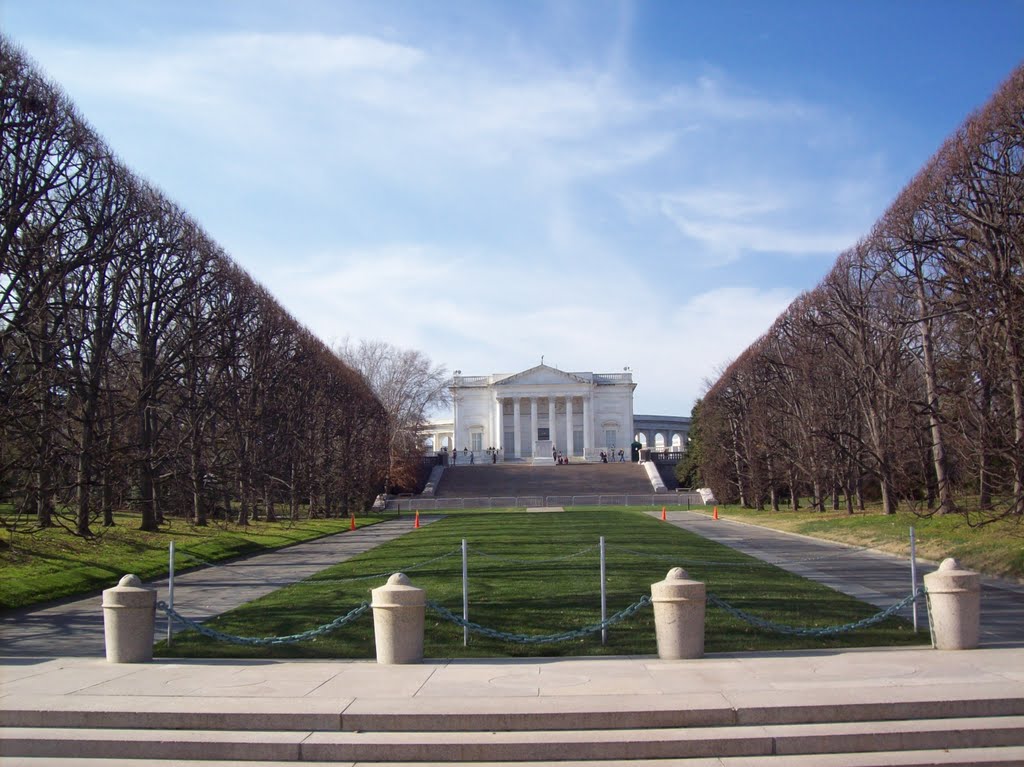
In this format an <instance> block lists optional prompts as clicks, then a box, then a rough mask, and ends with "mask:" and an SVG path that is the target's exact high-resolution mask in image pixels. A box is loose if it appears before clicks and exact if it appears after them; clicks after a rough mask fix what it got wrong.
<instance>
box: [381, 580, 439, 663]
mask: <svg viewBox="0 0 1024 767" xmlns="http://www.w3.org/2000/svg"><path fill="white" fill-rule="evenodd" d="M370 594H371V601H370V606H371V607H372V608H373V638H374V642H375V643H376V645H377V662H378V663H383V664H387V665H394V664H397V663H419V662H421V661H422V660H423V623H424V613H425V612H426V603H427V595H426V592H425V591H424V590H423V589H418V588H416V587H415V586H413V585H412V583H411V582H410V581H409V577H408V576H407V575H406V574H405V573H395V574H394V575H392V576H391V577H390V578H388V582H387V584H386V585H384V586H380V587H378V588H375V589H373V590H372V591H371V592H370Z"/></svg>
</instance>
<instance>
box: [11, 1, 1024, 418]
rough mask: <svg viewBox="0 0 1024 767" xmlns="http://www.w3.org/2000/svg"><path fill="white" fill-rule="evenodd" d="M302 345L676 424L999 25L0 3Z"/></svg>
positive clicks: (947, 96) (835, 9)
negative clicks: (626, 379) (379, 345)
mask: <svg viewBox="0 0 1024 767" xmlns="http://www.w3.org/2000/svg"><path fill="white" fill-rule="evenodd" d="M0 28H2V29H3V31H4V33H5V34H6V35H8V36H9V37H11V38H12V39H13V40H15V41H16V42H17V43H19V44H20V45H22V46H23V47H24V48H25V50H26V51H27V52H28V53H29V55H30V56H31V57H32V58H33V59H34V60H35V61H36V62H37V63H38V65H39V66H40V67H41V68H42V69H43V70H44V71H45V72H46V73H47V74H48V75H49V76H50V77H51V78H52V79H53V80H54V81H55V82H57V83H58V84H60V85H61V86H62V87H63V88H64V89H65V90H66V92H67V93H68V94H69V95H70V96H71V97H72V99H73V100H74V101H75V102H76V103H77V105H78V106H79V108H80V110H81V112H82V114H83V115H84V116H85V117H86V119H87V120H88V121H89V122H90V123H91V124H92V125H93V126H94V127H95V128H96V129H97V130H98V131H99V133H100V134H101V135H103V136H104V137H105V138H106V139H107V141H108V142H109V144H110V145H111V146H112V147H113V148H114V150H115V151H116V152H118V153H119V154H120V156H121V157H122V158H123V159H124V161H125V162H126V163H127V164H128V165H129V166H130V167H131V168H133V169H134V170H135V171H136V172H137V173H139V174H140V175H141V176H143V177H145V178H148V179H149V180H151V181H152V182H154V183H155V184H156V185H157V186H159V187H160V188H161V189H163V190H164V191H165V192H166V193H167V194H168V196H170V197H171V198H172V199H173V200H175V201H176V202H177V203H178V204H179V205H181V206H182V207H183V208H185V209H186V210H188V211H189V212H190V213H191V214H192V215H193V216H194V217H195V218H196V219H197V220H198V221H199V222H200V223H201V224H202V225H203V226H204V227H205V229H206V230H207V231H208V232H209V234H210V235H211V236H212V237H213V238H214V239H215V240H216V241H217V242H219V243H220V244H221V245H222V246H224V248H225V249H226V250H227V252H228V253H229V254H230V255H231V256H232V257H233V258H234V259H235V260H236V261H238V262H239V263H240V264H241V265H242V266H243V267H244V268H246V269H247V270H248V271H249V272H250V273H251V274H252V275H253V276H254V277H255V278H256V279H258V280H259V281H260V282H262V283H264V284H265V285H267V286H268V287H269V289H270V290H271V291H272V292H273V293H274V295H275V296H277V298H278V300H279V301H280V302H281V303H282V304H283V305H284V306H285V307H286V308H287V309H288V310H289V311H290V312H291V313H292V314H293V315H294V316H295V317H296V318H297V319H299V320H300V321H301V322H303V323H305V324H306V325H308V326H309V327H311V328H312V329H313V330H314V331H315V332H316V333H317V334H318V335H319V336H320V337H321V338H323V339H324V340H325V341H327V342H328V343H331V342H333V341H336V340H340V339H342V338H345V337H350V338H353V339H357V338H367V339H371V338H372V339H384V340H387V341H390V342H391V343H394V344H396V345H398V346H402V347H410V348H415V349H419V350H421V351H422V352H424V353H425V354H427V355H428V356H429V357H430V358H431V359H432V360H433V361H434V362H436V363H438V364H443V365H445V366H447V367H448V369H449V370H454V369H459V370H462V371H463V372H464V373H465V374H467V375H473V374H487V373H492V372H508V373H512V372H517V371H519V370H522V369H525V368H528V367H531V366H533V365H535V364H538V363H539V362H540V357H541V355H544V357H545V362H547V363H548V364H554V365H557V366H558V367H560V368H562V369H564V370H570V371H571V370H583V371H585V370H593V371H596V372H615V371H619V370H621V369H622V368H624V367H627V366H628V367H630V368H631V369H632V371H633V374H634V380H635V381H636V382H637V384H638V386H637V390H636V396H635V408H636V412H638V413H656V414H673V415H681V414H688V413H689V411H690V408H691V406H692V404H693V401H694V399H695V398H696V397H697V396H699V394H700V392H701V389H702V382H703V380H704V379H706V378H712V379H713V378H714V377H715V375H716V371H717V370H719V369H720V368H721V367H722V366H723V365H725V364H727V363H728V361H729V360H730V359H732V358H733V357H735V356H736V355H737V354H738V353H740V352H741V351H742V350H743V349H744V348H745V347H746V346H747V345H748V344H749V343H750V342H752V341H753V340H754V339H756V338H757V337H758V336H759V335H760V334H761V333H762V332H764V331H765V330H766V329H767V328H768V326H769V325H770V324H771V322H772V320H773V319H774V318H775V317H776V316H777V315H778V313H779V312H781V311H782V309H784V308H785V306H786V305H787V304H788V303H789V302H790V301H791V300H792V299H793V298H794V297H795V296H796V295H797V294H799V293H800V292H801V291H804V290H808V289H811V288H813V287H814V286H815V285H816V284H817V282H818V281H819V280H820V279H821V278H822V277H823V276H824V275H825V273H826V272H827V271H828V269H829V267H830V265H831V264H832V262H833V261H834V259H835V257H836V255H837V254H838V253H839V252H840V251H841V250H843V249H844V248H846V247H848V246H850V245H852V244H853V243H854V242H855V241H856V239H857V238H858V237H859V236H861V235H863V234H865V233H866V232H867V231H868V229H869V228H870V226H871V225H872V223H873V222H874V221H875V220H876V219H877V218H878V216H879V215H880V214H881V213H882V212H883V211H884V209H885V208H886V206H887V205H888V204H889V202H890V201H891V200H892V199H893V198H894V197H895V196H896V195H897V194H898V193H899V191H900V189H901V188H902V187H903V185H904V184H905V183H906V182H907V181H909V179H910V178H911V177H912V176H913V174H914V173H915V172H916V171H917V170H918V169H919V168H920V167H921V165H922V164H923V163H924V162H925V161H926V160H927V159H928V158H929V157H930V156H931V155H932V154H933V153H934V152H935V151H936V150H937V149H938V147H939V146H940V144H941V143H942V141H943V140H944V139H945V137H946V136H948V135H949V134H950V133H951V132H952V131H953V130H954V129H955V128H956V127H957V126H958V125H959V124H960V123H961V122H962V121H963V119H964V118H965V117H966V116H967V115H968V114H969V113H970V112H971V111H972V110H974V109H976V108H978V107H980V106H981V105H982V104H983V103H984V102H985V101H986V100H987V99H988V97H989V96H990V95H991V94H992V93H993V91H994V90H995V89H996V88H997V87H998V85H999V84H1000V83H1001V82H1002V81H1003V80H1004V79H1005V78H1006V77H1007V75H1008V74H1009V73H1010V71H1011V70H1012V69H1013V68H1014V67H1016V66H1018V65H1019V64H1021V62H1022V61H1024V42H1022V41H1024V0H992V1H989V2H967V1H966V0H964V2H944V1H942V0H930V1H929V2H923V1H915V2H908V1H904V2H900V1H897V0H887V1H885V2H880V1H877V0H865V1H861V2H852V0H851V1H850V2H841V1H840V0H831V1H826V0H816V1H814V2H768V1H767V0H760V1H753V0H751V1H750V2H738V1H734V2H730V1H729V0H724V1H721V2H707V1H706V0H705V1H703V2H685V1H684V0H677V1H676V2H635V3H629V2H600V1H598V0H581V1H580V2H527V1H522V0H516V1H515V2H512V1H511V0H510V1H509V2H484V1H483V0H472V1H470V0H466V1H464V2H456V1H454V0H435V2H431V3H426V2H418V1H412V0H410V1H409V2H387V1H377V2H360V3H350V2H342V1H340V0H339V1H335V0H330V1H328V0H324V1H323V2H315V1H313V0H290V1H287V2H285V1H283V2H275V1H273V0H265V1H261V0H234V1H228V0H204V2H191V1H189V0H178V1H177V2H173V3H171V2H165V3H156V2H150V3H140V2H135V1H134V0H133V1H130V2H129V1H125V2H112V1H109V0H93V2H88V3H83V2H76V1H72V0H68V1H67V2H57V1H56V0H0Z"/></svg>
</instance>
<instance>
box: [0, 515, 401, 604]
mask: <svg viewBox="0 0 1024 767" xmlns="http://www.w3.org/2000/svg"><path fill="white" fill-rule="evenodd" d="M381 519H382V518H378V517H359V518H358V519H357V520H356V524H357V526H359V527H363V526H365V525H370V524H375V523H376V522H378V521H381ZM115 522H116V525H115V526H114V527H109V528H98V533H97V535H96V536H95V537H94V538H81V537H79V536H75V535H71V534H70V533H68V532H67V531H66V530H64V529H62V528H50V529H47V530H38V531H34V532H31V533H18V534H15V535H12V533H11V532H10V531H9V530H5V531H4V532H3V538H2V539H0V542H2V545H0V608H2V609H11V608H17V607H26V606H29V605H33V604H38V603H41V602H46V601H49V600H53V599H59V598H62V597H68V596H76V595H85V594H90V593H94V592H96V591H98V590H100V589H105V588H110V587H111V586H114V585H116V584H117V582H118V580H120V578H121V576H122V575H124V574H125V573H135V574H136V575H138V576H139V577H140V578H142V579H143V580H149V579H151V578H157V577H160V576H164V575H166V574H167V548H168V544H169V543H170V542H171V541H174V545H175V550H176V555H175V565H176V567H175V569H176V570H177V571H178V572H184V571H186V570H188V569H191V568H193V567H197V566H200V565H201V564H202V563H204V562H224V561H226V560H231V559H235V558H237V557H241V556H248V555H251V554H258V553H261V552H265V551H271V550H273V549H279V548H282V547H284V546H291V545H293V544H296V543H302V542H303V541H309V540H312V539H314V538H320V537H323V536H325V535H333V534H335V533H341V532H344V531H346V530H348V529H349V527H350V525H351V521H350V519H348V518H345V519H310V520H301V521H299V522H294V523H292V522H287V521H281V522H265V521H256V522H251V523H250V524H249V525H247V526H239V525H235V524H234V523H227V522H216V523H215V522H211V523H210V524H209V525H207V526H206V527H196V526H194V525H190V524H188V522H186V521H185V520H181V519H175V518H170V519H168V522H167V524H165V525H163V526H161V528H160V530H159V531H158V532H154V533H148V532H143V531H141V530H139V529H138V516H137V515H129V514H123V515H116V516H115Z"/></svg>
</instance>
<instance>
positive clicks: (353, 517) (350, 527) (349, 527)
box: [348, 514, 356, 530]
mask: <svg viewBox="0 0 1024 767" xmlns="http://www.w3.org/2000/svg"><path fill="white" fill-rule="evenodd" d="M348 529H349V530H355V529H356V515H355V514H353V515H352V524H351V525H349V526H348Z"/></svg>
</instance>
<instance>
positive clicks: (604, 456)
mask: <svg viewBox="0 0 1024 767" xmlns="http://www.w3.org/2000/svg"><path fill="white" fill-rule="evenodd" d="M608 456H611V459H612V462H614V461H615V453H614V452H612V451H609V452H607V453H606V452H605V451H604V450H602V451H601V463H608ZM625 462H626V453H625V451H623V450H619V463H625Z"/></svg>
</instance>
